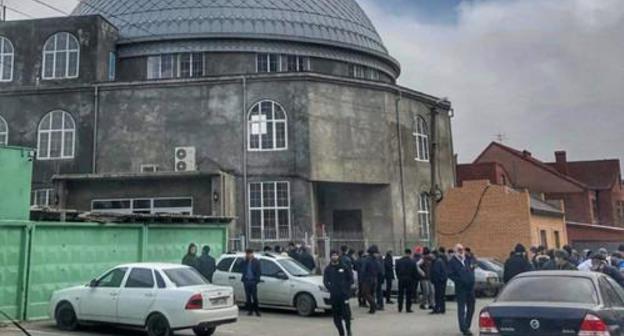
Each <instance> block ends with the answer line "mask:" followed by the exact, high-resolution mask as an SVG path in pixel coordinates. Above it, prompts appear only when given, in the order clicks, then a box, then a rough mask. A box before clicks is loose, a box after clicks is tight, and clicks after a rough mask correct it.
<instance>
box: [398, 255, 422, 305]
mask: <svg viewBox="0 0 624 336" xmlns="http://www.w3.org/2000/svg"><path fill="white" fill-rule="evenodd" d="M416 267H417V266H416V262H415V261H414V259H412V250H410V249H407V250H405V255H404V256H403V257H402V258H401V259H399V260H397V262H396V266H395V268H396V275H397V279H398V280H399V299H398V300H399V302H398V303H399V313H400V312H402V311H403V302H404V301H405V308H406V310H405V311H406V312H408V313H411V312H412V298H413V297H414V289H415V288H416V283H417V281H418V270H417V269H416Z"/></svg>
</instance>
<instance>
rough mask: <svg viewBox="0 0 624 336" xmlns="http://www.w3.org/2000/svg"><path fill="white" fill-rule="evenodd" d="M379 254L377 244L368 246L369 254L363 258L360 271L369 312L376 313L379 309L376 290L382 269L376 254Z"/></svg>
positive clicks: (359, 274) (359, 275)
mask: <svg viewBox="0 0 624 336" xmlns="http://www.w3.org/2000/svg"><path fill="white" fill-rule="evenodd" d="M376 254H379V249H378V248H377V246H375V245H373V246H371V247H369V248H368V255H367V256H366V257H364V260H362V264H361V267H360V271H359V272H358V277H360V278H358V279H359V280H360V281H361V282H362V294H363V295H364V298H365V299H366V302H368V305H369V309H370V310H369V311H368V312H369V314H375V311H376V310H377V304H376V303H375V290H376V289H377V280H378V277H379V273H381V272H380V269H379V264H378V263H377V260H376V259H375V255H376Z"/></svg>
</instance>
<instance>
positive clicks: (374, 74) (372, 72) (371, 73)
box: [366, 68, 381, 81]
mask: <svg viewBox="0 0 624 336" xmlns="http://www.w3.org/2000/svg"><path fill="white" fill-rule="evenodd" d="M366 74H367V75H368V79H370V80H375V81H378V80H379V79H380V77H381V75H380V74H379V70H377V69H373V68H368V69H367V71H366Z"/></svg>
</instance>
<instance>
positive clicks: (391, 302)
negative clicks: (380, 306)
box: [386, 301, 394, 304]
mask: <svg viewBox="0 0 624 336" xmlns="http://www.w3.org/2000/svg"><path fill="white" fill-rule="evenodd" d="M386 304H394V301H386Z"/></svg>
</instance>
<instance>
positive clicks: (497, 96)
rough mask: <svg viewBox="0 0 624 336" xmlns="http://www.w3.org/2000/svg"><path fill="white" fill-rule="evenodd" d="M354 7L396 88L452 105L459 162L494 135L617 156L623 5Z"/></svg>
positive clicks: (622, 118) (531, 2)
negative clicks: (392, 64)
mask: <svg viewBox="0 0 624 336" xmlns="http://www.w3.org/2000/svg"><path fill="white" fill-rule="evenodd" d="M5 1H6V3H7V4H8V6H10V7H13V8H15V9H19V10H22V11H24V12H26V13H28V14H30V15H33V16H38V17H40V16H50V15H56V14H57V13H55V12H54V11H52V10H50V9H48V8H46V7H43V6H41V5H39V4H37V3H35V2H34V1H33V0H5ZM45 1H46V2H48V3H50V4H54V6H56V7H58V8H61V9H62V10H64V11H71V9H72V8H73V7H74V6H75V4H76V3H77V1H76V0H45ZM358 1H359V2H360V4H361V5H362V6H363V7H364V9H365V10H366V12H367V13H368V14H369V16H370V17H371V19H372V20H373V22H374V23H375V25H376V27H377V29H378V30H379V32H380V34H381V35H382V37H383V39H384V41H385V43H386V46H387V47H388V49H389V50H390V53H391V54H392V55H393V56H394V57H395V58H397V59H398V60H399V61H400V62H401V64H402V66H403V73H402V75H401V78H400V83H401V85H404V86H407V87H410V88H412V89H415V90H419V91H423V92H427V93H430V94H434V95H438V96H441V97H449V98H450V99H451V101H452V102H453V106H454V108H455V119H454V122H453V128H454V136H455V139H454V143H455V150H456V152H457V153H458V154H459V158H460V161H461V162H467V161H471V160H473V159H474V158H475V156H476V155H477V154H478V153H479V152H480V151H481V150H482V149H483V148H484V147H485V146H486V145H487V144H488V143H489V142H491V141H493V140H495V139H496V135H497V134H504V136H505V141H504V142H505V143H506V144H508V145H510V146H512V147H516V148H518V149H529V150H530V151H531V152H533V154H534V156H536V157H539V158H541V159H544V160H552V159H553V152H554V151H555V150H559V149H565V150H567V151H568V157H569V158H570V159H575V160H580V159H601V158H623V157H624V146H623V145H624V130H623V129H624V114H623V112H624V43H623V40H622V31H624V6H622V0H358ZM19 17H20V15H18V14H15V13H12V12H11V11H9V13H8V18H9V19H14V18H19Z"/></svg>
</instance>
